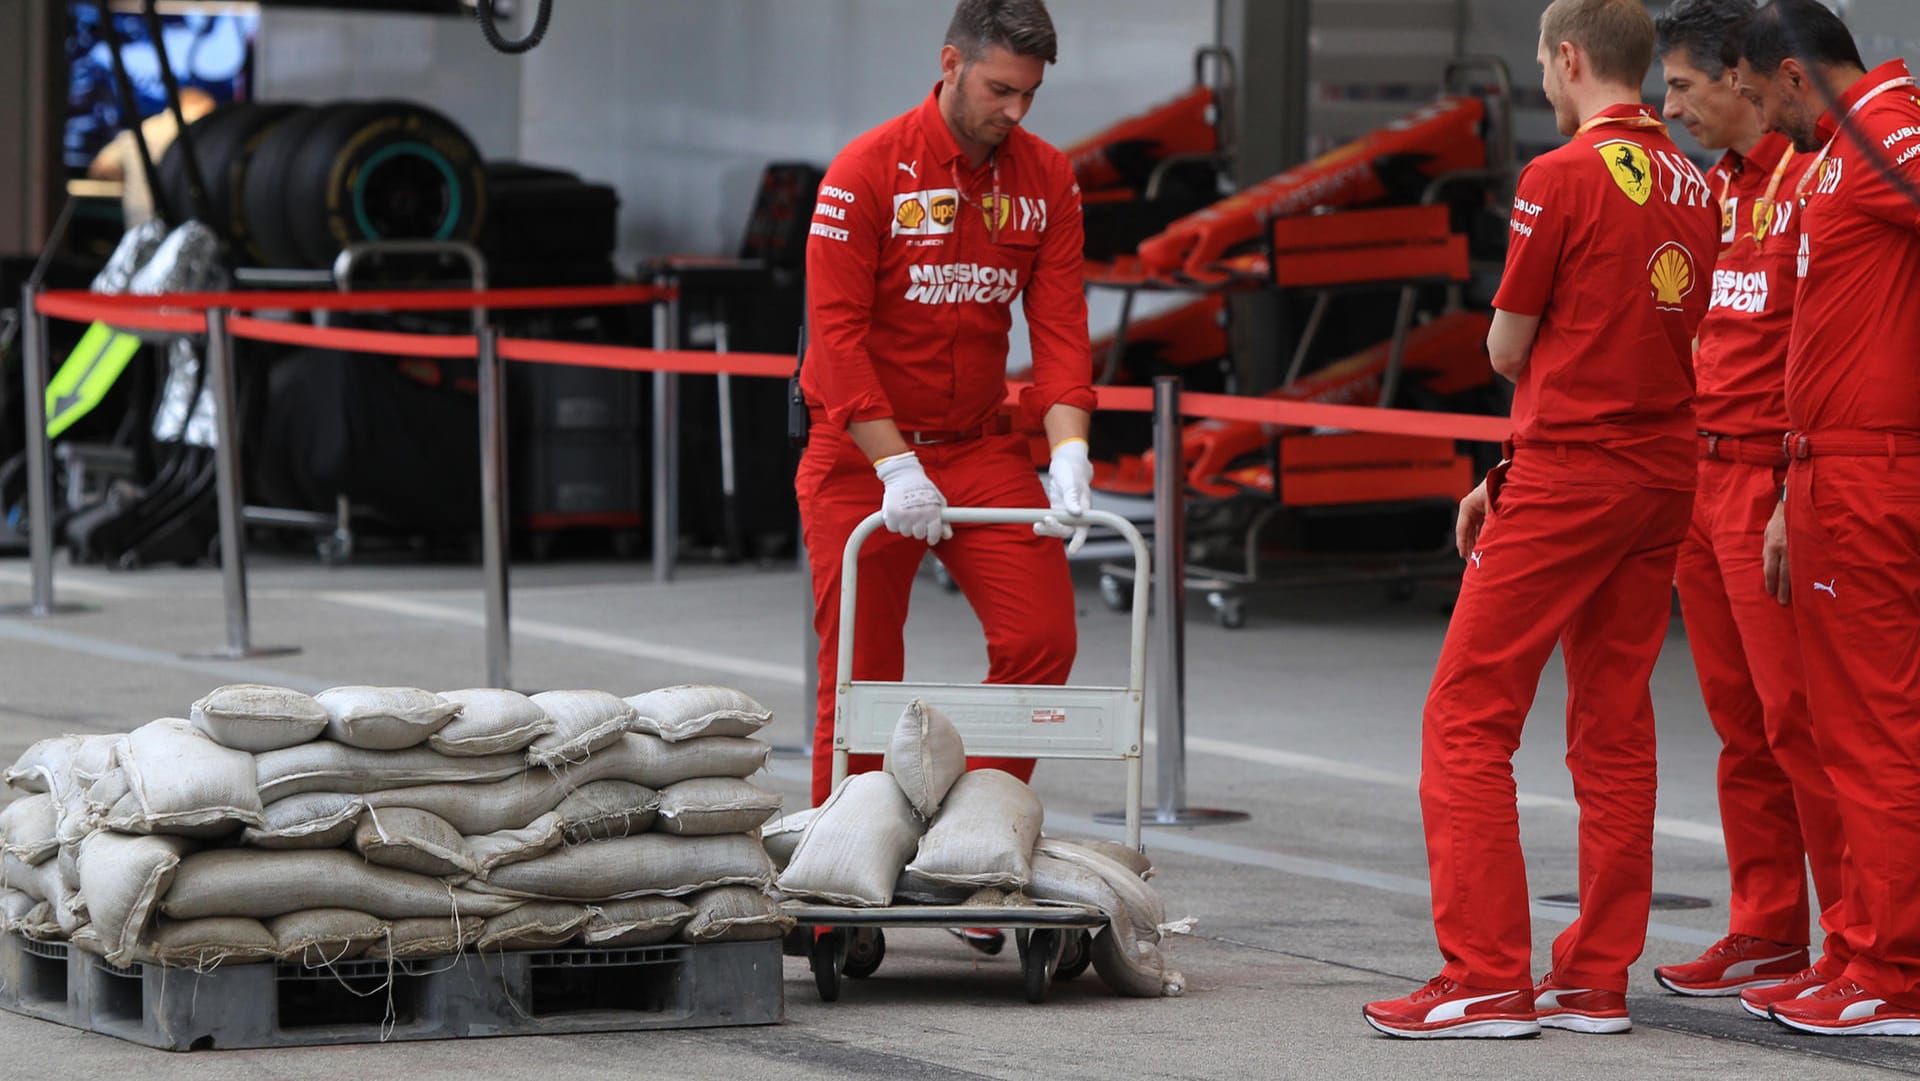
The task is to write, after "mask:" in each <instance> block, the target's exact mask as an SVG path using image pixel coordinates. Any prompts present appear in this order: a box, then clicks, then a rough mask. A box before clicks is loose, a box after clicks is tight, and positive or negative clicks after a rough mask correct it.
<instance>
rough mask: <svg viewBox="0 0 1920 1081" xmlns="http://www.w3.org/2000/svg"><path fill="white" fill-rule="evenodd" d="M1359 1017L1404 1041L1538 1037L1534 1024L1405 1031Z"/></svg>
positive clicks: (1489, 1022)
mask: <svg viewBox="0 0 1920 1081" xmlns="http://www.w3.org/2000/svg"><path fill="white" fill-rule="evenodd" d="M1360 1016H1361V1017H1363V1018H1365V1019H1366V1022H1367V1024H1369V1025H1372V1026H1373V1027H1374V1029H1376V1030H1377V1031H1380V1032H1384V1033H1386V1034H1387V1035H1389V1036H1398V1037H1400V1038H1402V1039H1406V1040H1524V1039H1526V1038H1528V1037H1530V1036H1538V1035H1540V1024H1539V1022H1536V1021H1510V1020H1487V1021H1467V1022H1464V1023H1462V1024H1458V1025H1449V1026H1448V1027H1446V1028H1428V1029H1406V1028H1394V1027H1392V1026H1390V1025H1383V1024H1381V1023H1380V1022H1378V1021H1375V1020H1374V1019H1373V1018H1372V1017H1369V1016H1367V1015H1366V1014H1364V1013H1363V1014H1361V1015H1360Z"/></svg>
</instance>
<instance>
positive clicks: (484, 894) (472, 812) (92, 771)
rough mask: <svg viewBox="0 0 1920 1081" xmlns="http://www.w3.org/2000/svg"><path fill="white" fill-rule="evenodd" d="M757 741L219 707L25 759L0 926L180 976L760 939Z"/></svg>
mask: <svg viewBox="0 0 1920 1081" xmlns="http://www.w3.org/2000/svg"><path fill="white" fill-rule="evenodd" d="M768 719H769V715H768V713H767V712H766V711H765V710H764V709H762V708H760V706H759V705H758V704H757V703H755V702H754V701H753V700H752V699H751V698H748V697H747V696H745V695H742V694H739V693H738V692H735V691H730V690H727V689H725V688H718V687H673V688H666V689H663V690H660V691H654V692H650V693H649V694H645V695H636V696H634V698H632V699H629V700H625V701H623V700H621V699H619V698H617V697H615V696H613V695H611V694H607V693H605V692H602V691H552V692H547V693H545V694H538V695H534V696H533V697H531V698H528V697H526V696H523V695H520V694H517V693H515V692H512V691H503V690H491V689H479V690H467V691H453V692H448V693H446V694H434V693H431V692H428V691H422V690H416V689H411V688H392V687H384V688H383V687H338V688H334V689H333V690H329V691H325V692H322V693H321V694H319V695H317V696H313V697H309V696H307V695H304V694H300V693H299V692H296V691H290V690H286V689H283V688H272V687H260V686H253V685H236V686H229V687H222V688H220V689H218V690H216V691H214V692H213V693H212V694H210V695H208V696H207V697H206V698H204V699H202V700H201V701H200V702H197V703H195V704H194V707H193V710H192V713H191V719H190V720H188V721H178V720H163V721H156V722H154V723H153V724H151V725H148V726H146V727H144V728H142V729H140V730H137V731H136V732H134V733H132V734H130V735H128V736H125V737H105V738H106V739H108V740H111V741H112V742H111V746H110V750H109V751H108V752H106V753H100V752H98V751H97V750H95V749H94V748H93V746H92V745H91V744H83V743H61V744H57V745H52V746H49V744H55V741H48V744H42V745H36V747H35V748H34V749H33V750H32V751H29V753H28V755H27V756H24V757H23V758H22V759H21V762H20V763H19V764H17V765H16V767H15V769H14V771H12V772H10V773H9V774H8V780H9V782H10V783H12V784H14V785H15V786H16V787H24V788H26V790H28V791H29V792H31V793H33V794H31V795H29V796H28V797H27V798H25V799H22V800H20V801H18V803H17V804H16V805H11V806H9V807H8V808H7V810H6V811H5V812H4V817H0V829H3V830H4V834H3V836H4V846H5V850H4V855H0V859H4V860H6V861H7V862H6V863H5V864H4V866H3V867H0V875H3V876H4V877H0V887H5V888H6V889H9V890H17V891H20V894H21V895H20V896H19V897H15V896H14V895H13V894H12V893H0V918H5V919H6V920H7V921H8V922H7V927H8V929H9V930H17V931H20V932H21V933H29V934H50V935H56V936H58V937H70V938H73V939H74V940H75V941H76V942H77V943H79V944H81V945H85V946H88V947H89V948H97V949H98V950H99V952H101V953H103V954H105V955H106V956H107V957H108V958H109V959H110V960H113V961H115V962H116V963H124V962H125V961H128V960H141V961H152V962H158V963H163V964H182V965H196V966H199V965H208V964H213V963H221V962H228V963H231V962H234V961H249V960H266V959H270V958H278V959H281V960H290V961H304V962H306V963H309V964H325V963H331V962H333V961H338V960H346V959H352V958H355V957H361V956H393V957H422V956H432V955H436V954H445V953H453V952H458V951H459V950H461V949H463V948H468V947H476V948H480V949H493V950H506V949H527V948H536V947H546V946H553V945H559V944H562V943H566V942H575V941H577V942H582V943H584V944H587V945H608V946H612V945H619V946H629V945H642V944H651V943H659V942H664V941H667V940H669V939H673V938H675V937H678V938H680V939H682V940H684V941H692V942H708V941H725V940H738V939H748V938H763V937H778V936H779V935H780V934H782V933H783V932H784V930H785V929H786V927H787V926H790V921H788V920H786V919H785V917H784V916H782V914H781V913H780V910H779V908H778V906H777V904H776V903H775V902H774V901H773V899H772V898H771V897H770V896H768V894H767V888H768V887H769V885H770V882H771V878H772V867H771V865H770V864H769V862H768V860H767V858H766V856H765V853H764V851H763V850H762V848H761V845H760V841H759V836H758V827H759V826H760V824H761V823H762V822H764V821H765V820H766V819H767V818H768V817H770V816H772V815H773V814H775V813H776V812H777V811H778V810H779V806H780V799H779V797H778V796H777V795H775V794H773V793H770V792H767V791H764V790H762V789H760V788H758V787H756V786H754V785H753V784H751V783H749V782H748V781H747V780H746V778H747V777H748V776H750V775H752V774H753V773H755V772H757V771H758V770H760V769H761V767H762V766H763V765H764V764H765V761H766V756H767V752H768V747H767V745H766V744H765V743H762V742H760V741H758V740H756V739H753V738H751V737H752V736H753V734H754V733H755V732H757V731H758V729H759V728H760V727H761V726H763V725H764V724H765V723H766V722H767V720H768ZM36 786H37V787H36ZM69 805H70V807H69ZM16 807H18V808H19V809H17V810H16V809H15V808H16ZM49 823H51V828H52V830H53V837H52V839H51V843H49V840H48V838H46V837H45V836H44V835H45V833H46V831H47V829H48V827H49ZM69 842H70V847H71V849H72V857H71V859H70V860H68V859H67V858H66V856H65V853H66V852H67V851H68V849H69ZM16 849H17V850H18V854H16ZM65 863H70V864H71V867H72V872H73V873H72V875H71V876H70V878H69V877H66V876H63V875H62V874H61V867H62V865H63V864H65ZM42 867H50V868H51V870H42V869H41V868H42ZM28 901H32V902H33V903H34V904H33V906H31V907H27V906H26V902H28ZM43 904H44V911H43V910H42V908H41V906H42V905H43ZM23 907H24V908H25V910H24V911H22V912H20V913H19V914H18V915H15V911H16V910H19V909H22V908H23ZM62 913H65V914H66V919H65V920H64V921H63V920H62V919H61V914H62ZM82 931H85V932H87V933H86V934H85V935H82V934H81V932H82ZM62 932H64V933H62Z"/></svg>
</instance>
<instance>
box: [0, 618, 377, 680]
mask: <svg viewBox="0 0 1920 1081" xmlns="http://www.w3.org/2000/svg"><path fill="white" fill-rule="evenodd" d="M0 639H8V640H11V641H15V642H25V643H28V644H30V645H36V646H45V647H47V648H49V649H64V650H66V651H67V652H69V653H79V654H83V655H85V656H89V657H97V658H99V659H101V660H105V661H120V662H122V663H125V664H139V665H145V666H147V667H149V668H166V669H171V670H173V671H177V672H197V673H200V674H202V675H207V676H211V677H213V678H214V679H215V681H216V683H215V685H216V686H217V685H219V684H224V683H241V682H248V683H265V684H269V685H271V686H277V687H291V688H293V689H294V690H296V691H304V692H306V693H308V694H317V693H319V692H320V691H324V690H326V689H327V688H328V687H338V686H341V685H342V684H343V683H345V682H347V681H345V680H337V679H335V680H328V679H317V678H315V677H313V676H307V675H301V674H300V673H298V672H288V671H285V670H284V669H279V668H270V667H268V666H266V665H263V664H249V663H246V662H243V661H221V660H196V659H193V658H189V657H182V656H180V655H179V654H178V653H168V652H166V651H165V650H159V649H148V648H147V647H145V646H130V645H127V644H125V643H122V642H110V641H107V640H106V639H104V638H95V637H93V636H92V635H87V634H74V633H72V632H69V631H62V630H56V629H54V628H53V627H49V626H47V625H45V624H41V623H29V622H25V621H22V620H12V619H0ZM209 689H211V688H209Z"/></svg>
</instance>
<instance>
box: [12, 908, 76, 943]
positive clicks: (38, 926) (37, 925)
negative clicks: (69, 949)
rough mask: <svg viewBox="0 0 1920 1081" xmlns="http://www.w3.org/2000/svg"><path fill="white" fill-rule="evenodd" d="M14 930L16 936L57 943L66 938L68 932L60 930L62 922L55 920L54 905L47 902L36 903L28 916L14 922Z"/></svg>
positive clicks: (28, 911)
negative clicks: (56, 941)
mask: <svg viewBox="0 0 1920 1081" xmlns="http://www.w3.org/2000/svg"><path fill="white" fill-rule="evenodd" d="M13 930H14V933H15V934H20V935H25V936H27V937H28V938H32V939H38V940H40V941H42V942H50V941H55V940H58V939H61V938H64V937H65V936H66V932H64V931H62V930H60V921H59V920H56V919H54V918H53V905H52V904H50V903H49V902H46V901H35V902H34V903H33V907H32V908H30V909H28V910H27V914H26V915H24V916H22V917H20V918H19V919H17V920H15V921H14V923H13Z"/></svg>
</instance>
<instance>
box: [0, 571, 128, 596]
mask: <svg viewBox="0 0 1920 1081" xmlns="http://www.w3.org/2000/svg"><path fill="white" fill-rule="evenodd" d="M0 582H5V583H8V584H9V585H17V586H25V587H27V588H28V589H31V588H33V572H32V571H31V570H29V569H27V568H25V567H0ZM69 590H71V591H73V592H75V593H89V594H92V595H93V596H96V597H109V598H114V599H119V600H125V599H127V598H129V597H145V596H150V595H151V594H149V593H147V592H146V591H144V590H139V589H131V588H128V587H126V586H113V585H107V584H106V583H104V582H98V581H92V580H90V579H87V578H78V577H74V576H73V575H64V574H55V575H54V576H53V595H54V598H55V599H56V600H58V599H59V597H60V594H62V593H65V592H67V591H69Z"/></svg>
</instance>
